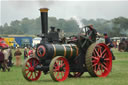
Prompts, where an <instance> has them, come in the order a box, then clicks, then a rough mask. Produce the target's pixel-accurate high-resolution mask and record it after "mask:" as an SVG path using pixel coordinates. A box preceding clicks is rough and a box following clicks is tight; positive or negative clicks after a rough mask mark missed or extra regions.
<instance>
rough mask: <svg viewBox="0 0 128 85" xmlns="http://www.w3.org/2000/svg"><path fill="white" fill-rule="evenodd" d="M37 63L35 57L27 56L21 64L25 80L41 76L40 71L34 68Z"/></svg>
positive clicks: (33, 79) (36, 78)
mask: <svg viewBox="0 0 128 85" xmlns="http://www.w3.org/2000/svg"><path fill="white" fill-rule="evenodd" d="M38 64H39V60H38V59H37V58H28V59H26V60H25V63H24V64H23V66H22V73H23V76H24V78H25V79H26V80H28V81H36V80H38V79H39V78H40V76H41V71H38V70H35V67H36V66H37V65H38Z"/></svg>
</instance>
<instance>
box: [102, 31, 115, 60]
mask: <svg viewBox="0 0 128 85" xmlns="http://www.w3.org/2000/svg"><path fill="white" fill-rule="evenodd" d="M104 39H105V44H106V45H107V46H108V47H109V48H110V51H111V53H112V60H115V56H114V54H113V52H112V50H111V48H113V47H114V45H113V43H112V41H111V39H110V38H109V37H108V34H107V33H106V32H105V33H104Z"/></svg>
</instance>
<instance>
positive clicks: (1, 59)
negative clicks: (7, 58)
mask: <svg viewBox="0 0 128 85" xmlns="http://www.w3.org/2000/svg"><path fill="white" fill-rule="evenodd" d="M3 64H4V54H3V53H2V49H0V69H2V70H3V71H5V67H3Z"/></svg>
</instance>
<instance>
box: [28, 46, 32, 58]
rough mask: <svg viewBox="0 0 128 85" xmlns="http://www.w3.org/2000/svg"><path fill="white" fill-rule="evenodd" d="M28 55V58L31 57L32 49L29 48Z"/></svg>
mask: <svg viewBox="0 0 128 85" xmlns="http://www.w3.org/2000/svg"><path fill="white" fill-rule="evenodd" d="M28 55H29V57H33V50H32V48H29V51H28Z"/></svg>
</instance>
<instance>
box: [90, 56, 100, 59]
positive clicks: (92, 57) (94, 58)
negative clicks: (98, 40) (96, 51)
mask: <svg viewBox="0 0 128 85" xmlns="http://www.w3.org/2000/svg"><path fill="white" fill-rule="evenodd" d="M91 58H93V59H96V60H99V58H97V57H94V56H92V57H91Z"/></svg>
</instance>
